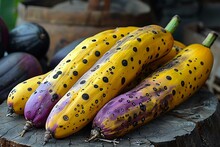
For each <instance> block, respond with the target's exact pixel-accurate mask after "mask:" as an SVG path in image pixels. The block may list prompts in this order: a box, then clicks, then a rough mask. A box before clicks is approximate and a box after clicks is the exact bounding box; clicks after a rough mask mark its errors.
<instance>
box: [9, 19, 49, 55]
mask: <svg viewBox="0 0 220 147" xmlns="http://www.w3.org/2000/svg"><path fill="white" fill-rule="evenodd" d="M9 38H10V41H9V48H8V49H7V52H8V53H12V52H26V53H29V54H32V55H33V56H35V57H36V58H40V57H42V56H45V55H46V53H47V51H48V50H49V45H50V37H49V34H48V33H47V31H46V30H45V29H44V28H43V27H42V26H40V25H39V24H37V23H31V22H29V23H24V24H21V25H19V26H17V27H15V28H14V29H12V30H11V31H10V32H9Z"/></svg>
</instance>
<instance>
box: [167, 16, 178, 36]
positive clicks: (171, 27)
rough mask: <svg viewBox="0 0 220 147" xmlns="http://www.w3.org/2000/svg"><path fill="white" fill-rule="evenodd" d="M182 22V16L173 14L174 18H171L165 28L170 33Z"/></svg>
mask: <svg viewBox="0 0 220 147" xmlns="http://www.w3.org/2000/svg"><path fill="white" fill-rule="evenodd" d="M179 23H180V17H179V16H178V15H175V16H173V18H172V19H171V20H170V22H169V23H168V24H167V26H166V27H165V30H167V31H168V32H170V33H173V32H174V31H175V30H176V28H177V26H178V25H179Z"/></svg>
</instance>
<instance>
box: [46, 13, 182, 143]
mask: <svg viewBox="0 0 220 147" xmlns="http://www.w3.org/2000/svg"><path fill="white" fill-rule="evenodd" d="M178 23H179V17H178V16H175V17H173V19H172V20H171V21H170V23H169V24H168V25H167V27H166V28H165V29H164V28H162V27H160V26H158V25H148V26H145V27H142V28H139V29H137V30H135V31H133V32H131V33H130V34H129V35H128V36H126V37H124V38H122V39H121V40H120V41H119V42H118V43H117V44H116V45H115V46H114V47H112V48H111V49H110V50H109V51H108V52H107V53H106V54H105V55H104V56H103V57H102V58H101V59H100V60H99V61H98V62H97V63H96V64H95V65H94V66H93V67H92V68H91V69H90V70H89V71H87V72H86V73H85V74H84V75H83V76H82V77H81V78H80V79H79V80H78V82H77V83H76V84H75V85H74V86H73V87H72V88H71V89H70V90H69V91H68V92H67V93H66V94H65V95H64V96H63V97H62V98H61V99H60V101H59V102H58V103H57V104H56V105H55V106H54V107H53V109H52V110H51V113H50V115H49V116H48V118H47V122H46V132H45V142H47V140H48V137H50V136H52V135H53V136H54V137H55V138H64V137H67V136H69V135H71V134H73V133H76V132H78V131H79V130H80V129H82V128H83V127H85V126H86V125H87V124H88V123H89V122H91V121H92V119H93V118H94V116H95V115H96V113H97V112H98V111H99V110H100V109H101V107H102V106H103V105H104V104H105V103H107V102H108V101H109V100H110V99H111V98H113V97H115V96H116V95H117V94H119V92H120V91H121V90H122V89H123V88H124V87H125V86H126V85H127V84H128V83H129V82H130V81H131V80H133V79H134V78H135V76H136V74H138V73H139V72H140V71H141V68H142V66H143V65H144V64H148V63H149V62H152V61H154V60H156V59H158V58H160V57H162V56H163V55H165V54H167V53H168V52H169V51H170V50H171V48H172V46H173V41H174V40H173V37H172V34H171V33H170V32H173V31H174V30H175V28H176V27H177V25H178ZM161 39H164V41H165V42H166V44H163V43H162V42H161ZM158 47H160V50H158V49H157V48H158ZM64 117H65V118H68V119H64ZM65 128H67V129H65Z"/></svg>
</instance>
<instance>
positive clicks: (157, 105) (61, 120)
mask: <svg viewBox="0 0 220 147" xmlns="http://www.w3.org/2000/svg"><path fill="white" fill-rule="evenodd" d="M179 21H180V18H179V16H174V17H173V18H172V19H171V21H170V22H169V23H168V24H167V26H166V27H165V28H163V27H161V26H158V25H147V26H144V27H141V28H140V27H118V28H115V29H112V30H106V31H103V32H100V33H98V34H96V35H94V36H91V37H88V38H86V39H84V40H83V41H81V42H80V43H79V44H78V45H76V47H75V48H74V49H73V50H72V51H70V52H69V53H68V54H67V55H66V56H65V57H64V58H63V59H62V60H61V61H60V62H59V64H58V65H56V66H55V67H54V68H53V69H52V70H51V71H49V72H48V73H46V74H44V75H38V76H36V77H33V78H30V79H28V80H26V81H24V82H21V83H19V84H18V85H16V86H15V87H14V88H13V89H12V90H11V92H10V93H9V95H8V99H7V104H8V116H11V115H13V113H15V114H19V115H24V117H25V119H26V124H25V126H24V129H23V131H21V136H23V135H25V132H27V131H30V128H32V127H36V128H42V127H45V137H44V143H47V142H48V141H49V139H50V138H52V137H54V138H57V139H58V138H65V137H67V136H70V135H72V134H74V133H76V132H78V131H80V130H81V129H82V128H84V127H85V126H86V125H87V124H88V123H90V122H92V124H93V125H92V128H91V136H90V138H89V139H88V141H91V140H95V139H97V138H105V139H115V138H118V137H121V136H123V135H125V134H126V133H129V132H130V131H132V130H134V129H136V128H138V127H140V126H142V125H146V124H147V123H148V122H149V121H151V120H153V119H155V118H156V117H158V116H160V115H162V114H164V113H166V112H168V111H170V110H172V109H173V108H175V107H176V106H178V105H179V104H181V103H182V102H184V101H185V100H187V99H188V98H190V97H191V96H192V95H193V94H194V93H195V92H196V91H198V89H199V88H201V87H202V86H203V85H204V83H205V81H206V80H207V78H208V77H209V74H210V72H211V69H212V65H213V55H212V52H211V50H210V47H211V45H212V44H213V43H214V41H215V39H216V38H217V34H216V33H215V32H210V33H209V34H208V35H207V37H206V38H205V40H204V41H203V42H202V43H201V44H192V45H189V46H185V45H184V44H183V43H181V42H178V41H176V40H175V39H174V38H173V36H172V33H174V31H175V29H176V28H177V27H178V24H179Z"/></svg>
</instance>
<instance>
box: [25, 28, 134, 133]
mask: <svg viewBox="0 0 220 147" xmlns="http://www.w3.org/2000/svg"><path fill="white" fill-rule="evenodd" d="M136 29H137V27H119V28H116V29H112V30H107V31H103V32H100V33H98V34H96V35H94V36H92V37H89V38H87V39H85V40H84V41H82V42H81V43H80V44H78V45H77V46H76V47H75V48H74V49H73V50H72V51H71V52H70V53H69V54H68V55H67V56H66V57H65V58H64V59H62V60H61V61H60V63H59V64H58V65H57V66H56V67H55V68H54V69H53V71H52V72H51V73H50V74H49V75H48V76H47V77H46V78H45V79H44V80H43V81H42V83H41V84H40V85H39V86H38V88H37V89H36V91H35V92H34V93H33V94H32V95H31V96H30V98H29V99H28V101H27V103H26V105H25V110H24V116H25V119H26V120H27V121H26V124H25V126H24V129H23V131H22V133H21V136H23V135H24V133H25V132H26V131H27V130H29V128H31V127H33V126H34V127H43V126H44V125H45V122H46V119H47V117H48V115H49V113H50V111H51V109H52V108H53V106H54V105H55V104H56V103H57V102H58V101H59V99H60V98H61V97H62V96H63V95H64V94H65V93H66V92H67V91H68V90H69V89H70V88H71V87H72V86H73V85H74V84H75V82H77V80H78V79H79V78H80V77H81V76H82V75H83V74H84V73H85V72H86V71H87V70H88V69H89V68H90V67H92V66H93V64H94V63H95V62H96V61H97V60H98V59H100V58H101V57H102V56H103V55H104V53H105V52H107V51H108V50H109V49H110V48H111V47H112V46H113V45H115V44H116V42H117V41H119V40H120V39H121V38H123V37H124V36H126V35H128V34H129V33H130V32H131V31H134V30H136Z"/></svg>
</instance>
